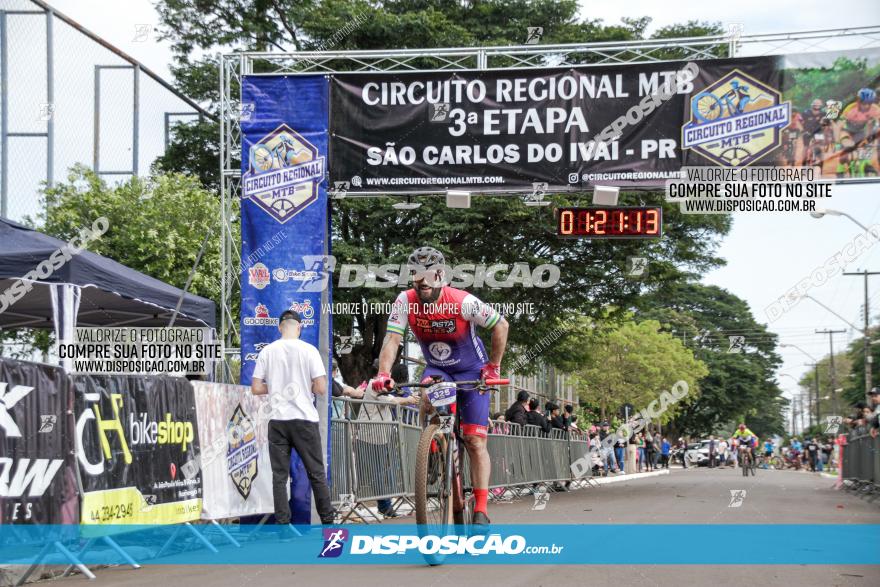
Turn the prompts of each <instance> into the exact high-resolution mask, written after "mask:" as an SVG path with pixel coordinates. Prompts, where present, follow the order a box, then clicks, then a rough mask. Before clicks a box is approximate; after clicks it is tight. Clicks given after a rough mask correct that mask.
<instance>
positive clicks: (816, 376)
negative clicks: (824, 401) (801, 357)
mask: <svg viewBox="0 0 880 587" xmlns="http://www.w3.org/2000/svg"><path fill="white" fill-rule="evenodd" d="M804 365H806V366H808V367H812V368H813V387H814V389H815V392H816V396H815V397H816V424H819V423H820V422H821V421H822V415H821V411H820V409H819V363H804ZM807 405H809V403H808V404H807ZM812 427H813V412H812V411H811V412H810V428H812Z"/></svg>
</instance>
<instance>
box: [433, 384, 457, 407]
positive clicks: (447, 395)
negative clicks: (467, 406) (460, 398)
mask: <svg viewBox="0 0 880 587" xmlns="http://www.w3.org/2000/svg"><path fill="white" fill-rule="evenodd" d="M456 390H457V388H456V387H455V384H454V383H449V382H446V381H443V382H440V383H437V384H436V385H432V386H431V387H429V388H428V392H427V393H428V401H429V402H431V405H432V406H434V407H439V406H448V405H449V404H454V403H455V393H456Z"/></svg>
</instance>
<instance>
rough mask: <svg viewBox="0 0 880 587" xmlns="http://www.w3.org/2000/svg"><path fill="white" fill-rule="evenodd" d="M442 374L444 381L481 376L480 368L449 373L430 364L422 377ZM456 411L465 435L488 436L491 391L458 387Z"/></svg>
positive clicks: (472, 378)
mask: <svg viewBox="0 0 880 587" xmlns="http://www.w3.org/2000/svg"><path fill="white" fill-rule="evenodd" d="M434 375H438V376H440V377H441V378H442V379H443V381H476V380H477V379H479V378H480V370H479V369H474V370H469V371H462V372H455V373H447V372H446V371H443V370H442V369H438V368H437V367H432V366H430V365H428V366H427V367H425V373H424V375H422V378H423V379H425V378H428V377H432V376H434ZM456 395H457V397H458V401H457V402H456V412H457V413H458V419H459V422H460V424H461V432H462V434H464V435H465V436H480V437H482V438H486V430H487V427H488V426H489V401H490V400H491V397H490V396H491V394H490V393H488V392H487V393H480V392H479V391H478V390H476V389H467V388H461V387H459V388H458V391H457V393H456Z"/></svg>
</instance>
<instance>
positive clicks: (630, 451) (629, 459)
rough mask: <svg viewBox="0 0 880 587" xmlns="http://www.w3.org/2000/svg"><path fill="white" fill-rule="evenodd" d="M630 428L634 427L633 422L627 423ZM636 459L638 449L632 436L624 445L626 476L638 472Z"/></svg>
mask: <svg viewBox="0 0 880 587" xmlns="http://www.w3.org/2000/svg"><path fill="white" fill-rule="evenodd" d="M629 425H630V426H633V425H634V422H630V423H629ZM638 457H639V447H638V443H637V440H636V435H635V434H633V435H631V436H630V437H629V440H627V444H626V457H625V464H626V467H625V468H624V470H625V471H626V473H627V474H632V473H637V472H638Z"/></svg>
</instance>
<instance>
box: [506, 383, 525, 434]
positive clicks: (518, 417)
mask: <svg viewBox="0 0 880 587" xmlns="http://www.w3.org/2000/svg"><path fill="white" fill-rule="evenodd" d="M528 404H529V392H527V391H526V390H524V389H521V390H520V391H519V393H517V394H516V401H515V402H514V403H512V404H510V407H509V408H507V411H506V412H504V420H505V421H507V422H510V423H511V424H519V425H520V426H525V425H526V424H527V423H528V422H527V420H528V418H527V417H526V415H527V414H528V411H529V410H528V407H527V406H528Z"/></svg>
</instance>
